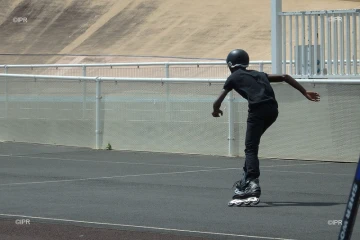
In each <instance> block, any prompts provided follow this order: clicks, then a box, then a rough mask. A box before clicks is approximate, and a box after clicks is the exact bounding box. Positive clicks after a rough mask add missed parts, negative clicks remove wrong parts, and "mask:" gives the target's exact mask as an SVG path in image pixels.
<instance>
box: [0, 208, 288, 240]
mask: <svg viewBox="0 0 360 240" xmlns="http://www.w3.org/2000/svg"><path fill="white" fill-rule="evenodd" d="M0 216H4V217H17V218H29V219H40V220H50V221H57V222H72V223H85V224H93V225H107V226H118V227H130V228H140V229H152V230H162V231H168V232H185V233H197V234H205V235H217V236H231V237H245V238H257V239H272V240H295V239H287V238H274V237H262V236H251V235H240V234H232V233H217V232H204V231H193V230H185V229H174V228H161V227H149V226H137V225H129V224H120V223H102V222H88V221H79V220H71V219H60V218H46V217H33V216H25V215H14V214H0Z"/></svg>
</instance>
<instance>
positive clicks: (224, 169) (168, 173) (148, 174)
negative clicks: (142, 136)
mask: <svg viewBox="0 0 360 240" xmlns="http://www.w3.org/2000/svg"><path fill="white" fill-rule="evenodd" d="M234 169H238V168H220V169H207V170H196V171H183V172H167V173H145V174H134V175H120V176H110V177H94V178H77V179H65V180H54V181H41V182H20V183H3V184H0V186H14V185H30V184H43V183H61V182H78V181H89V180H101V179H112V178H126V177H143V176H160V175H172V174H183V173H199V172H212V171H226V170H234Z"/></svg>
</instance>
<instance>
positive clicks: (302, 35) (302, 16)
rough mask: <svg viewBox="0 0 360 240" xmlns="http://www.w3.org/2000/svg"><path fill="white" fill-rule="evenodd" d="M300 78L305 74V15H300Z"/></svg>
mask: <svg viewBox="0 0 360 240" xmlns="http://www.w3.org/2000/svg"><path fill="white" fill-rule="evenodd" d="M301 43H302V46H301V76H303V75H305V74H306V63H305V13H302V14H301Z"/></svg>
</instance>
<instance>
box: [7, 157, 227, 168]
mask: <svg viewBox="0 0 360 240" xmlns="http://www.w3.org/2000/svg"><path fill="white" fill-rule="evenodd" d="M0 157H13V158H22V159H27V158H30V159H39V160H59V161H69V162H93V163H113V164H129V165H148V166H168V167H189V168H211V169H212V168H214V169H216V168H220V167H206V166H190V165H176V164H162V163H142V162H140V163H134V162H115V161H96V160H86V159H73V158H55V157H31V156H23V155H16V156H13V155H0Z"/></svg>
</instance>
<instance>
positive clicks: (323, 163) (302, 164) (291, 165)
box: [260, 162, 330, 170]
mask: <svg viewBox="0 0 360 240" xmlns="http://www.w3.org/2000/svg"><path fill="white" fill-rule="evenodd" d="M326 164H330V162H320V163H300V164H286V165H270V166H260V170H261V168H267V167H294V166H295V167H296V166H308V165H309V166H311V165H326Z"/></svg>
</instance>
